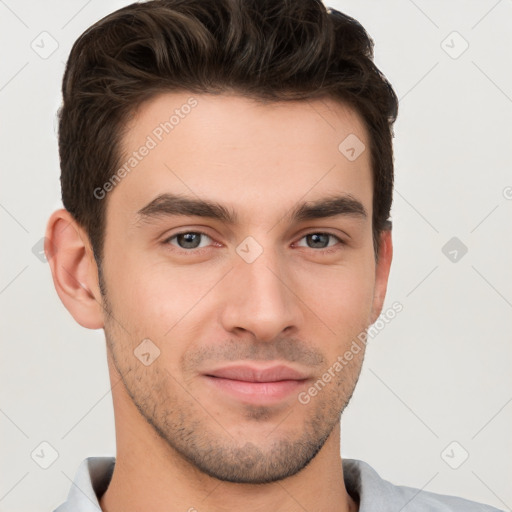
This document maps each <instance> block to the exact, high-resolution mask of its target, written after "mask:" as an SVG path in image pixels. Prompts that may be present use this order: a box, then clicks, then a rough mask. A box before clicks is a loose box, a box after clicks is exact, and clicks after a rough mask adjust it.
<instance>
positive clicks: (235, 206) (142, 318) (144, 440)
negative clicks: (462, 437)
mask: <svg viewBox="0 0 512 512" xmlns="http://www.w3.org/2000/svg"><path fill="white" fill-rule="evenodd" d="M190 97H191V95H190V94H188V93H185V92H183V93H168V94H163V95H161V96H158V97H156V98H153V99H152V100H150V101H148V102H147V103H145V104H143V105H142V106H141V107H140V108H139V109H138V111H137V112H136V116H135V117H134V119H133V120H132V121H131V124H130V125H129V126H128V131H127V133H126V135H125V137H124V139H123V148H124V149H125V152H126V155H129V154H130V153H131V151H134V150H135V149H137V148H138V147H140V146H141V145H142V144H143V143H144V141H145V140H146V137H147V136H148V134H151V133H152V130H153V129H154V128H155V126H157V125H159V123H161V122H162V121H164V120H165V119H168V118H169V115H170V113H172V111H173V110H174V109H175V108H177V107H179V106H180V105H183V104H184V103H185V102H186V101H187V99H188V98H190ZM193 97H194V98H196V99H197V101H198V105H197V107H195V108H194V109H193V110H192V111H191V113H190V114H189V115H187V116H186V117H185V118H184V119H182V120H180V123H179V124H178V125H177V126H176V127H175V128H174V129H173V131H172V133H170V134H168V135H166V136H165V137H164V138H163V140H162V141H161V142H160V143H159V144H158V146H157V147H156V148H154V149H153V150H151V152H150V153H149V154H148V155H147V156H146V157H145V158H144V159H143V160H142V161H141V162H140V163H138V165H137V167H136V168H135V169H134V170H133V171H132V172H131V173H130V174H129V175H127V176H126V177H125V178H124V179H123V180H122V181H121V182H120V183H119V184H118V185H117V186H116V187H115V188H114V189H113V190H112V191H110V192H109V193H108V195H107V198H106V199H104V200H107V201H108V203H107V204H108V208H107V217H106V222H107V224H106V226H107V229H106V240H105V248H104V257H103V262H102V278H103V285H104V288H105V291H106V296H102V294H101V292H100V287H99V283H98V268H97V266H96V263H95V261H94V258H93V254H92V250H91V247H90V244H89V241H88V238H87V236H86V234H85V232H84V231H83V229H82V228H81V227H80V226H79V225H78V224H77V223H76V222H75V221H74V220H73V218H72V217H71V216H70V214H69V213H68V212H67V211H66V210H57V211H56V212H54V213H53V215H52V216H51V218H50V220H49V223H48V228H47V234H46V236H47V238H48V244H47V248H48V251H50V248H52V249H51V250H52V254H49V258H48V259H49V262H50V266H51V269H52V274H53V279H54V283H55V287H56V290H57V292H58V294H59V296H60V298H61V300H62V302H63V303H64V305H65V306H66V308H67V309H68V310H69V311H70V312H71V314H72V315H73V317H74V318H75V320H76V321H77V322H78V323H79V324H80V325H82V326H84V327H87V328H90V329H98V328H103V329H104V331H105V336H106V341H107V347H108V351H107V353H108V366H109V372H110V380H111V384H112V396H113V404H114V414H115V423H116V443H117V458H116V466H115V470H114V473H113V477H112V481H111V484H110V486H109V488H108V490H107V491H106V493H105V494H104V495H103V496H102V497H101V500H100V504H101V507H102V509H103V510H104V511H108V512H120V511H124V512H135V511H136V510H151V511H152V512H163V511H166V512H174V511H186V510H194V509H196V510H198V511H201V510H208V511H219V512H220V511H227V510H237V509H240V510H246V511H260V510H276V511H299V510H300V511H303V510H309V511H324V510H330V511H332V510H335V511H351V512H353V511H355V510H357V509H358V503H357V496H354V497H352V496H350V495H349V494H348V493H347V490H346V488H345V485H344V481H343V468H342V463H341V457H340V416H341V413H342V411H343V409H344V408H345V406H346V405H347V403H348V401H349V400H350V397H351V395H352V393H353V391H354V388H355V385H356V382H357V379H358V377H359V373H360V369H361V365H362V362H363V357H364V345H362V348H363V349H362V350H360V351H359V352H358V353H357V354H355V355H354V357H353V359H352V360H351V361H348V362H347V364H346V365H345V366H344V367H343V370H342V371H338V372H335V373H334V377H333V378H332V379H331V381H330V382H329V383H328V384H327V385H326V386H325V387H324V388H323V389H322V390H321V391H320V392H319V393H318V394H317V395H316V396H314V397H311V400H310V401H309V403H307V404H302V403H300V402H299V401H298V399H297V393H295V392H294V393H291V394H290V395H288V396H286V397H285V398H283V399H282V400H279V401H277V402H276V403H273V404H271V405H268V404H266V405H265V404H264V405H262V404H258V403H256V404H255V403H246V402H244V401H243V400H241V399H237V398H234V397H232V396H230V395H227V394H225V393H223V392H222V391H220V390H219V389H218V388H216V387H212V386H211V385H210V384H209V383H208V382H206V379H205V377H204V375H203V372H205V371H207V370H209V369H212V368H218V367H220V366H223V365H225V364H228V363H231V362H235V361H241V362H246V363H251V364H254V365H260V366H262V365H268V364H270V363H274V362H275V363H283V364H287V365H288V366H291V367H293V368H295V369H297V370H299V371H302V372H304V373H305V374H307V376H308V380H307V381H305V382H304V383H303V387H302V388H300V389H301V390H307V389H308V388H309V387H310V386H311V385H312V384H314V382H316V381H317V380H318V378H319V377H321V376H322V374H323V373H324V372H325V371H326V370H327V369H328V368H330V367H332V365H333V364H334V363H335V361H336V360H337V358H338V356H339V355H342V354H344V353H345V352H346V351H347V350H348V349H349V348H350V345H351V343H352V341H353V340H354V339H355V338H356V337H357V335H358V334H359V333H360V332H361V331H363V330H364V329H365V328H366V327H368V326H369V325H371V324H372V323H373V322H374V321H375V320H376V319H377V317H378V315H379V314H380V312H381V310H382V306H383V301H384V297H385V294H386V287H387V281H388V275H389V269H390V265H391V259H392V242H391V232H390V231H385V232H383V233H382V234H381V237H380V256H379V259H378V261H377V262H376V261H375V258H374V248H373V243H372V223H371V218H372V196H373V192H372V174H371V165H370V154H369V151H368V150H366V151H364V152H363V153H362V154H361V155H360V156H359V157H358V158H357V159H356V160H355V161H349V160H348V159H347V158H345V156H344V155H342V154H341V153H340V151H339V150H338V145H339V144H340V142H341V141H343V140H344V139H345V137H347V135H349V134H351V133H352V134H356V135H357V137H359V139H361V140H362V141H363V142H364V144H365V146H366V147H367V148H368V147H369V139H368V135H367V132H366V129H365V126H364V124H363V122H362V120H361V118H360V117H359V116H358V115H357V114H356V113H355V112H354V111H353V110H352V109H350V108H349V107H347V106H345V105H343V104H341V103H339V102H336V101H334V100H332V99H327V98H324V99H316V100H310V101H293V102H279V103H273V104H267V105H264V104H259V103H256V102H254V101H253V100H250V99H247V98H243V97H240V96H237V95H228V94H224V95H220V96H212V95H206V94H200V95H193ZM163 192H169V193H175V194H176V193H179V194H183V195H187V196H189V197H193V198H198V197H199V198H202V199H209V200H212V201H217V202H219V203H222V204H223V205H225V206H226V207H227V208H229V209H232V210H234V211H236V213H237V214H238V216H239V223H238V224H236V225H228V224H225V223H223V222H220V221H218V220H212V219H207V218H203V217H184V216H160V217H158V218H156V219H150V220H144V219H141V217H140V215H138V214H137V212H138V211H139V210H140V209H142V208H143V207H144V206H145V205H147V204H148V203H149V202H150V201H151V200H153V199H154V198H155V197H156V196H158V195H159V194H161V193H163ZM332 194H350V196H351V197H353V198H355V199H357V200H358V201H360V202H361V203H362V204H363V205H364V208H365V209H366V212H367V217H366V218H361V217H357V216H349V215H341V216H338V217H332V218H322V219H314V220H307V221H302V222H298V223H297V222H289V221H288V220H287V217H286V215H287V214H288V213H289V212H290V211H291V210H292V209H293V208H294V207H295V206H296V205H297V204H299V203H302V202H304V201H314V200H316V199H320V198H324V197H329V196H331V195H332ZM183 231H185V232H189V233H190V232H192V233H197V232H202V233H205V234H206V235H207V236H203V237H202V238H201V242H200V246H201V247H200V248H196V249H191V248H187V247H191V246H190V245H188V246H187V245H186V241H184V240H183V238H182V237H181V238H180V237H174V238H170V237H172V235H175V234H176V233H178V232H183ZM325 232H328V233H329V234H331V235H334V237H326V238H324V239H321V240H320V241H321V242H322V241H323V242H324V243H323V245H315V244H314V243H313V242H312V240H311V239H310V237H307V236H306V235H310V234H314V233H325ZM248 236H251V237H252V238H253V239H254V240H255V241H257V243H258V244H259V246H260V247H261V248H262V250H263V252H262V253H261V254H260V255H259V256H258V257H257V258H256V259H255V260H254V261H253V262H251V263H248V262H247V261H245V260H244V259H243V258H241V257H240V255H239V254H238V253H237V251H236V249H237V247H238V246H239V245H240V244H241V242H242V241H243V240H244V239H245V238H246V237H248ZM336 237H339V239H338V238H336ZM197 238H199V237H197ZM339 240H343V241H344V242H345V243H344V244H341V243H340V241H339ZM324 248H327V249H330V250H331V252H330V253H326V252H323V251H322V249H324ZM187 251H188V252H187ZM194 251H195V252H194ZM144 339H150V340H151V341H152V343H154V345H156V346H157V347H158V349H159V350H160V355H159V357H157V358H156V359H155V360H154V361H153V362H152V363H151V364H149V365H148V366H146V365H144V364H143V363H142V362H141V361H140V360H139V359H138V358H137V357H135V356H134V349H136V347H137V346H138V345H139V344H140V343H141V341H142V340H144ZM262 482H265V483H262Z"/></svg>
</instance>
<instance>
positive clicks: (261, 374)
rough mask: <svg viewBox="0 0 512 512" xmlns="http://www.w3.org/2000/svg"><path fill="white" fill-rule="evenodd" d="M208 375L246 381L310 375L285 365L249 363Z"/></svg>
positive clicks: (275, 380) (265, 380)
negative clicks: (250, 364)
mask: <svg viewBox="0 0 512 512" xmlns="http://www.w3.org/2000/svg"><path fill="white" fill-rule="evenodd" d="M204 375H206V376H208V377H219V378H223V379H231V380H241V381H246V382H277V381H280V380H305V379H307V378H309V377H308V375H305V374H304V373H302V372H300V371H298V370H295V369H293V368H290V367H289V366H285V365H282V364H280V365H274V366H269V367H264V368H258V367H255V366H249V365H241V364H238V365H233V366H225V367H223V368H218V369H216V370H211V371H208V372H205V373H204Z"/></svg>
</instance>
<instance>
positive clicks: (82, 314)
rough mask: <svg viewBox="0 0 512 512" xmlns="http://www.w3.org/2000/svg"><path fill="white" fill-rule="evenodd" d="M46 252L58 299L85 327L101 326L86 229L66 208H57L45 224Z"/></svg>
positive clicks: (96, 287) (100, 299)
mask: <svg viewBox="0 0 512 512" xmlns="http://www.w3.org/2000/svg"><path fill="white" fill-rule="evenodd" d="M45 253H46V258H47V260H48V263H49V265H50V269H51V272H52V277H53V283H54V285H55V289H56V291H57V294H58V295H59V297H60V300H61V301H62V303H63V304H64V306H65V307H66V309H67V310H68V311H69V312H70V313H71V315H72V316H73V318H74V319H75V320H76V321H77V322H78V323H79V324H80V325H81V326H83V327H87V328H88V329H101V328H102V327H103V325H104V322H103V305H102V297H101V294H100V291H99V285H98V269H97V266H96V261H95V260H94V256H93V253H92V249H91V247H90V244H89V239H88V237H87V235H86V233H85V231H84V230H83V229H82V228H81V227H80V226H79V225H78V224H77V222H76V221H75V220H74V218H73V217H72V215H71V214H70V213H69V212H68V211H67V210H65V209H60V210H56V211H55V212H53V214H52V215H51V216H50V219H49V220H48V224H47V227H46V237H45Z"/></svg>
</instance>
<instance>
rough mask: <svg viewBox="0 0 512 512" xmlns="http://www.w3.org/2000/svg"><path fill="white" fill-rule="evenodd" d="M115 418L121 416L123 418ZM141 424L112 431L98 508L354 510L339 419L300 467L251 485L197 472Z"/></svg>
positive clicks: (113, 511)
mask: <svg viewBox="0 0 512 512" xmlns="http://www.w3.org/2000/svg"><path fill="white" fill-rule="evenodd" d="M118 420H120V421H121V422H122V421H123V418H118ZM117 424H118V422H117V421H116V425H117ZM124 425H125V426H126V423H125V424H124ZM146 425H147V428H146V430H147V431H146V432H144V434H147V435H140V431H139V432H138V435H137V436H135V435H132V434H135V431H134V429H126V428H125V427H123V430H122V435H121V432H119V431H117V432H116V441H117V456H116V464H115V467H114V473H113V475H112V480H111V482H110V485H109V487H108V489H107V491H106V492H105V494H104V495H103V496H102V497H101V499H100V506H101V508H102V510H103V512H121V511H123V512H135V511H137V510H151V511H152V512H164V511H165V512H178V511H180V512H183V511H190V512H196V511H197V512H201V510H208V511H210V512H224V511H228V510H244V511H247V512H252V511H261V510H276V511H277V510H279V511H282V512H285V511H286V512H295V511H297V512H299V511H300V512H303V511H304V510H330V511H336V512H356V511H357V510H358V506H357V504H356V503H355V501H354V500H353V499H352V497H351V496H350V495H349V494H348V493H347V490H346V487H345V483H344V479H343V467H342V461H341V457H340V428H339V423H338V424H337V425H336V427H335V428H334V429H333V431H332V432H331V435H330V436H329V438H328V439H327V441H326V443H325V444H324V446H323V447H322V449H321V450H320V451H319V452H318V454H317V455H316V457H315V458H314V459H313V460H312V461H311V462H310V464H309V465H308V466H306V467H305V468H304V469H303V470H302V471H300V472H299V473H297V474H295V475H293V476H291V477H288V478H286V479H284V480H280V481H277V482H272V483H268V484H257V485H254V484H237V483H231V482H224V481H220V480H217V479H215V478H212V477H210V476H208V475H206V474H204V473H202V472H200V471H199V470H198V469H197V468H195V467H193V466H191V465H190V464H189V463H188V462H187V461H185V460H183V459H182V457H181V456H180V455H179V454H177V453H176V452H175V451H174V450H172V449H171V448H170V447H169V446H168V445H167V444H166V443H164V441H163V440H162V439H161V438H160V437H158V436H157V434H156V433H154V431H153V429H152V427H151V426H150V425H149V424H146ZM116 428H117V427H116Z"/></svg>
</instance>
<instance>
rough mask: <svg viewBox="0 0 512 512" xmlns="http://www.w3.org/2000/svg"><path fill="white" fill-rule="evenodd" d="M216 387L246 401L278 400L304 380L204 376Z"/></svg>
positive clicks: (297, 387)
mask: <svg viewBox="0 0 512 512" xmlns="http://www.w3.org/2000/svg"><path fill="white" fill-rule="evenodd" d="M205 377H206V379H207V380H208V382H209V383H210V384H211V385H213V386H215V387H216V388H217V389H219V390H221V391H223V392H224V393H227V394H229V395H231V396H233V397H235V398H237V399H239V400H241V401H243V402H247V403H262V402H265V403H272V402H278V401H280V400H282V399H284V398H286V397H287V396H289V395H291V394H292V393H298V392H299V390H300V389H301V388H303V387H304V383H305V382H306V381H305V380H280V381H277V382H247V381H243V380H233V379H223V378H222V377H211V376H209V375H206V376H205Z"/></svg>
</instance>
